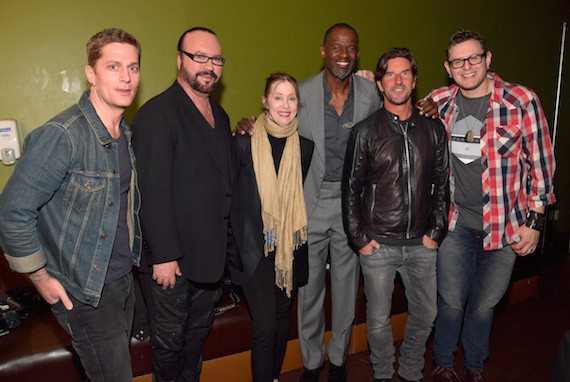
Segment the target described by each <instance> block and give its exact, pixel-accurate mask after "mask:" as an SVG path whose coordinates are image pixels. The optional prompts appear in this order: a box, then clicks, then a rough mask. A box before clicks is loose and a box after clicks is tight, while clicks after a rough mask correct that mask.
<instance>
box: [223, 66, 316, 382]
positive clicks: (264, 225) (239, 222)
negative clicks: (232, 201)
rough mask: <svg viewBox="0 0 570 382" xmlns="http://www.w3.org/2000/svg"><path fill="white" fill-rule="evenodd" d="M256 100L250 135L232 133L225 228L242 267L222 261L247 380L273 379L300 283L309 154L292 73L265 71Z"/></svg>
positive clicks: (304, 265)
mask: <svg viewBox="0 0 570 382" xmlns="http://www.w3.org/2000/svg"><path fill="white" fill-rule="evenodd" d="M262 101H263V106H264V108H265V111H264V112H263V113H262V114H261V115H260V116H259V118H258V119H257V121H256V123H255V127H254V133H253V135H252V136H251V138H250V137H249V136H248V135H245V136H237V137H236V138H235V139H236V150H237V157H238V174H239V175H238V189H239V190H238V195H237V200H238V204H239V205H238V206H237V207H236V210H237V212H236V213H235V214H234V215H235V216H237V217H236V218H235V220H234V218H233V217H232V229H233V233H234V237H235V241H236V244H237V249H238V250H239V253H240V258H241V262H242V264H241V265H242V267H232V266H230V271H231V275H232V279H233V281H234V283H235V284H238V285H241V286H242V289H243V292H244V296H245V299H246V302H247V304H248V307H249V311H250V313H251V316H252V324H253V338H252V375H253V381H254V382H258V381H259V382H266V381H268V382H270V381H277V377H278V376H279V373H280V371H281V365H282V363H283V357H284V355H285V349H286V347H287V340H288V333H289V310H290V307H291V303H292V301H293V297H294V292H295V290H296V287H297V286H299V285H304V284H306V282H307V278H308V265H307V212H306V209H305V200H304V197H303V179H304V176H305V175H306V173H307V170H308V167H309V163H310V161H311V156H312V153H313V142H311V141H309V140H307V139H305V138H303V137H300V136H299V134H298V133H297V125H298V122H297V117H296V116H297V108H298V107H299V91H298V89H297V83H296V81H295V79H294V78H293V77H291V76H289V75H288V74H285V73H274V74H272V75H271V76H270V77H269V78H268V79H267V83H266V87H265V95H264V96H263V97H262ZM237 268H241V269H237Z"/></svg>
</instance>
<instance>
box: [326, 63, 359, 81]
mask: <svg viewBox="0 0 570 382" xmlns="http://www.w3.org/2000/svg"><path fill="white" fill-rule="evenodd" d="M353 69H354V62H352V61H351V62H350V65H349V66H348V67H347V68H346V69H340V68H338V67H336V66H334V65H333V66H332V68H331V73H332V74H333V75H334V76H335V77H336V78H338V79H339V80H341V81H342V80H344V79H345V78H346V77H348V76H350V74H351V73H352V71H353Z"/></svg>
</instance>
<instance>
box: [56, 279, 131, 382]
mask: <svg viewBox="0 0 570 382" xmlns="http://www.w3.org/2000/svg"><path fill="white" fill-rule="evenodd" d="M69 298H70V299H71V301H72V302H73V309H71V310H67V309H65V307H64V306H63V304H62V303H61V301H58V302H57V303H56V304H54V305H53V306H52V312H53V314H54V315H55V317H56V318H57V321H58V322H59V324H60V325H61V326H62V327H63V329H65V331H66V332H67V334H69V335H70V336H71V338H72V344H73V348H74V349H75V351H76V352H77V354H78V355H79V358H80V359H81V364H82V365H83V368H84V369H85V374H86V375H87V378H88V379H89V380H90V381H92V382H103V381H106V382H127V381H132V380H133V372H132V370H131V356H130V353H129V341H130V338H131V329H132V324H133V314H134V308H135V291H134V284H133V274H132V273H129V274H127V275H125V276H123V277H121V278H119V279H118V280H115V281H113V282H110V283H109V284H105V286H104V287H103V292H102V293H101V300H100V301H99V305H98V306H97V307H96V308H95V307H93V306H91V305H87V304H84V303H82V302H81V301H79V300H77V299H76V298H74V297H73V296H72V295H70V294H69Z"/></svg>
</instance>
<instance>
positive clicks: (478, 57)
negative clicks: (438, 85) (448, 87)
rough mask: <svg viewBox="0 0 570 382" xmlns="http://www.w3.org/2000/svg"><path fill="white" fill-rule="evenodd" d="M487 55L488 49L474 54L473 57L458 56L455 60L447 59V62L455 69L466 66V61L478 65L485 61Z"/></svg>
mask: <svg viewBox="0 0 570 382" xmlns="http://www.w3.org/2000/svg"><path fill="white" fill-rule="evenodd" d="M486 55H487V51H484V52H483V53H479V54H474V55H473V56H471V57H467V58H457V59H455V60H450V61H447V63H448V64H449V66H451V67H452V68H453V69H459V68H462V67H463V66H465V61H469V63H470V64H471V65H478V64H480V63H481V62H483V58H484V57H485V56H486Z"/></svg>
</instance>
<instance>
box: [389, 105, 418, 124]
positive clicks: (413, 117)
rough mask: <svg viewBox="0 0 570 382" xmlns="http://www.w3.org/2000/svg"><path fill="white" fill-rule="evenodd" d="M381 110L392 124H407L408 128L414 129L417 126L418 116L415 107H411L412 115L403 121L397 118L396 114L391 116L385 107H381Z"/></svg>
mask: <svg viewBox="0 0 570 382" xmlns="http://www.w3.org/2000/svg"><path fill="white" fill-rule="evenodd" d="M382 110H383V111H384V114H385V115H386V118H388V119H389V120H390V121H391V122H392V123H394V124H398V123H400V122H408V123H409V124H410V125H409V126H410V127H416V126H417V125H418V118H419V116H420V114H419V111H418V109H417V108H416V107H415V106H412V115H410V118H408V119H406V120H404V121H402V120H400V117H399V116H397V115H396V114H392V113H390V112H389V111H388V110H386V107H384V106H382Z"/></svg>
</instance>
